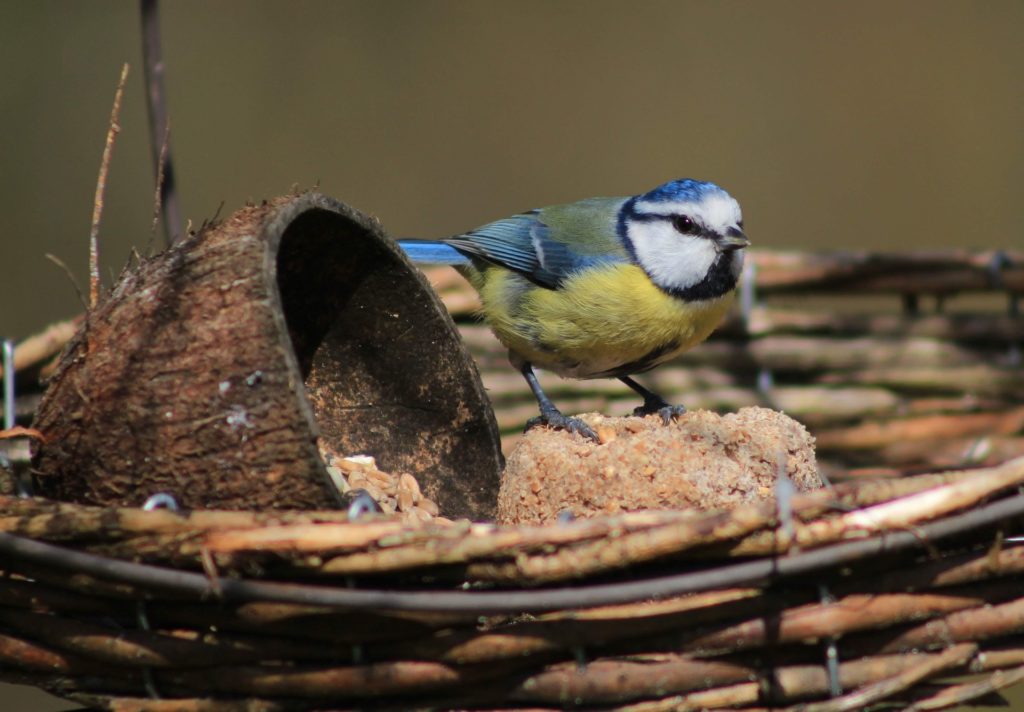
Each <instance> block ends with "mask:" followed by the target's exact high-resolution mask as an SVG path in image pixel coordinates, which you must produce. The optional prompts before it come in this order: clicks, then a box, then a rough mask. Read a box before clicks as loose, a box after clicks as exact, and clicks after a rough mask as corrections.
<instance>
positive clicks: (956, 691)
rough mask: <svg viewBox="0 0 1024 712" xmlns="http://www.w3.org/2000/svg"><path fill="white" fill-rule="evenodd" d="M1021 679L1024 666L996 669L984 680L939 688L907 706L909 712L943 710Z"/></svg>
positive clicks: (1022, 678)
mask: <svg viewBox="0 0 1024 712" xmlns="http://www.w3.org/2000/svg"><path fill="white" fill-rule="evenodd" d="M1021 681H1024V667H1019V668H1017V669H1015V670H996V671H995V672H994V673H992V674H991V675H989V676H988V677H986V678H985V679H984V680H979V681H978V682H965V683H962V684H960V685H953V686H952V687H946V688H944V689H942V690H939V691H938V692H937V693H935V694H934V695H932V696H931V697H928V698H926V699H923V700H920V701H918V702H915V703H914V704H912V705H911V706H910V707H908V708H907V712H921V710H941V709H946V708H947V707H952V706H954V705H962V704H963V703H964V702H969V701H970V700H975V699H977V698H979V697H982V696H983V695H988V694H991V693H993V692H996V691H997V690H1001V689H1003V688H1005V687H1009V686H1010V685H1016V684H1017V683H1018V682H1021Z"/></svg>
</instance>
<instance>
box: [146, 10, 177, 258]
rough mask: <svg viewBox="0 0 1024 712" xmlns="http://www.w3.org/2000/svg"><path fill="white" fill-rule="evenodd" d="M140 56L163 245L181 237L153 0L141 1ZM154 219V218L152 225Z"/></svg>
mask: <svg viewBox="0 0 1024 712" xmlns="http://www.w3.org/2000/svg"><path fill="white" fill-rule="evenodd" d="M140 14H141V18H142V57H143V68H144V72H145V77H146V107H147V109H148V110H149V142H150V148H151V150H152V155H153V170H154V172H155V173H156V198H155V199H154V204H155V210H156V211H157V214H159V213H160V212H161V211H162V213H163V217H164V241H165V243H166V246H167V247H170V246H171V245H173V244H174V243H175V242H176V241H177V240H179V239H181V237H182V229H181V214H180V212H179V209H178V191H177V181H176V178H175V174H174V163H173V161H172V159H171V147H170V143H171V140H170V125H171V124H170V118H169V117H168V112H167V96H166V93H165V91H164V69H165V67H164V61H163V56H162V51H161V48H160V13H159V7H158V3H157V0H141V2H140ZM155 225H156V222H155V219H154V228H155Z"/></svg>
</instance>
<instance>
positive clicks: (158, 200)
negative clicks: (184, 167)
mask: <svg viewBox="0 0 1024 712" xmlns="http://www.w3.org/2000/svg"><path fill="white" fill-rule="evenodd" d="M170 140H171V124H170V122H168V124H167V129H166V130H165V131H164V141H163V144H162V145H161V146H160V158H159V159H158V161H157V168H156V188H155V189H154V190H153V225H152V227H151V228H150V230H149V233H150V235H149V247H148V249H147V250H146V251H147V252H148V253H150V254H152V252H153V238H154V237H155V236H156V225H157V223H158V222H160V211H161V210H163V206H164V203H163V195H162V191H163V189H164V176H165V171H166V170H167V145H168V142H169V141H170ZM165 238H166V236H165Z"/></svg>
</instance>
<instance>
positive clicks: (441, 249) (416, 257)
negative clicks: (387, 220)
mask: <svg viewBox="0 0 1024 712" xmlns="http://www.w3.org/2000/svg"><path fill="white" fill-rule="evenodd" d="M398 246H399V247H401V248H402V249H403V250H404V251H405V254H407V255H408V256H409V259H410V260H412V261H413V262H415V263H416V264H421V265H451V266H452V267H459V266H462V265H467V264H469V258H468V257H466V256H465V255H464V254H462V253H461V252H459V251H458V250H456V249H455V248H454V247H452V246H451V245H447V244H445V243H443V242H441V241H440V240H399V241H398Z"/></svg>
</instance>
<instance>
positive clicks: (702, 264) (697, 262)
mask: <svg viewBox="0 0 1024 712" xmlns="http://www.w3.org/2000/svg"><path fill="white" fill-rule="evenodd" d="M628 229H629V239H630V240H631V241H632V243H633V249H634V251H635V252H636V257H637V261H638V262H639V263H640V266H641V267H643V268H644V270H645V271H646V272H647V274H649V275H650V276H651V280H652V281H653V282H654V283H655V284H657V285H659V286H662V287H667V288H674V289H685V288H687V287H692V286H693V285H695V284H697V283H698V282H700V281H701V280H702V279H704V277H705V275H707V273H708V270H710V269H711V265H712V264H713V263H714V261H715V258H716V257H717V254H718V253H717V252H716V251H715V246H714V245H713V244H712V242H711V240H708V239H706V238H703V237H689V236H687V235H680V234H679V233H678V232H677V231H676V229H675V228H673V227H672V225H671V224H670V223H669V222H668V221H662V220H655V221H650V222H634V223H632V224H630V225H629V228H628Z"/></svg>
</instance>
